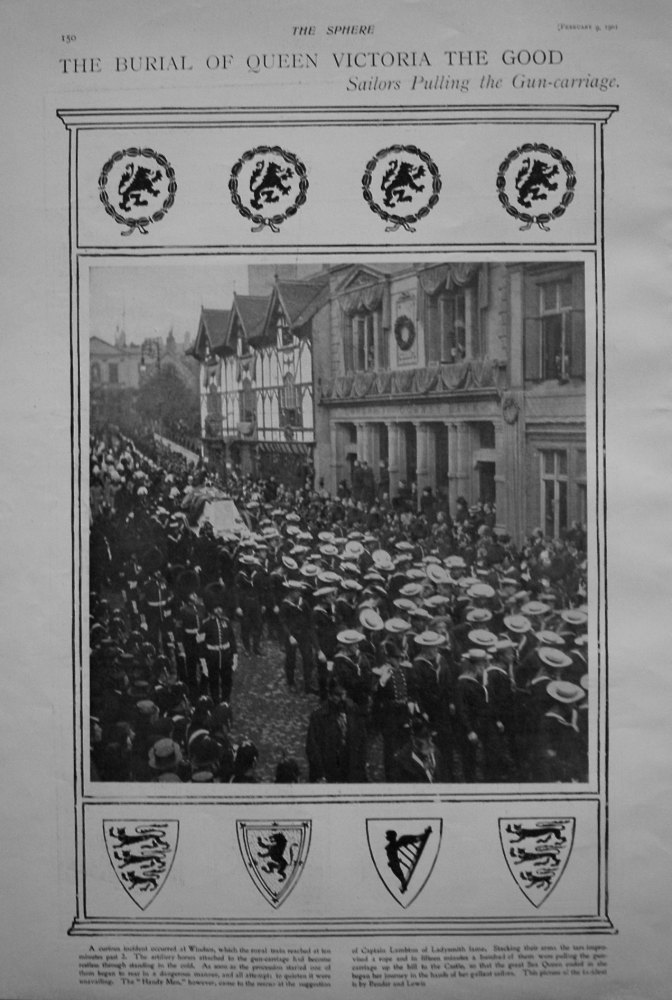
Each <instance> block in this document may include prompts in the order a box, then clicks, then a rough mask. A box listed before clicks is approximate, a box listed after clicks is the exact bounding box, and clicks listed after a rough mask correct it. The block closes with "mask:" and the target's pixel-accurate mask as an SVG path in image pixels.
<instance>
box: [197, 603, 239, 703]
mask: <svg viewBox="0 0 672 1000" xmlns="http://www.w3.org/2000/svg"><path fill="white" fill-rule="evenodd" d="M203 596H204V598H205V604H206V607H207V608H208V609H209V610H210V614H209V615H208V617H207V618H206V619H205V621H204V622H203V627H202V631H201V633H200V635H201V636H202V641H201V655H200V663H201V668H202V670H203V672H204V674H206V675H207V678H208V687H209V689H210V696H211V697H212V700H213V702H214V703H215V704H216V705H218V704H220V702H222V701H226V702H230V701H231V688H232V687H233V674H234V672H235V670H236V669H237V667H238V650H237V647H236V636H235V633H234V631H233V628H232V626H231V623H230V621H229V619H228V618H227V617H226V614H225V611H224V608H225V605H226V591H225V588H224V586H223V585H222V584H220V583H212V584H209V585H208V586H207V587H206V588H205V592H204V595H203Z"/></svg>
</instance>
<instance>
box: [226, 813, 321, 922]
mask: <svg viewBox="0 0 672 1000" xmlns="http://www.w3.org/2000/svg"><path fill="white" fill-rule="evenodd" d="M311 827H312V823H311V820H309V819H306V820H289V821H287V822H285V821H281V820H279V821H275V822H264V821H257V822H248V821H246V820H238V821H237V822H236V832H237V834H238V845H239V847H240V852H241V854H242V856H243V861H244V862H245V867H246V868H247V871H248V873H249V875H250V878H251V879H252V881H253V882H254V884H255V886H256V887H257V889H258V890H259V892H260V893H261V895H262V896H263V897H264V899H266V900H267V901H268V902H269V903H270V904H271V906H273V907H275V908H276V909H277V907H278V906H280V905H281V903H283V902H284V901H285V900H286V899H287V897H288V896H289V894H290V892H291V891H292V889H294V887H295V886H296V883H297V882H298V880H299V878H300V876H301V873H302V872H303V869H304V867H305V864H306V859H307V857H308V849H309V847H310V834H311Z"/></svg>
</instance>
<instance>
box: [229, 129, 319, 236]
mask: <svg viewBox="0 0 672 1000" xmlns="http://www.w3.org/2000/svg"><path fill="white" fill-rule="evenodd" d="M307 190H308V177H307V173H306V168H305V166H304V165H303V163H302V162H301V160H299V158H298V157H297V156H295V155H294V153H289V152H287V150H286V149H281V148H280V146H255V148H254V149H250V150H248V151H247V152H246V153H243V155H242V156H241V157H240V159H239V160H238V162H237V163H236V164H235V165H234V167H233V170H232V171H231V178H230V180H229V191H230V192H231V200H232V201H233V204H234V205H235V206H236V208H237V209H238V211H239V212H240V214H241V215H242V216H243V217H244V218H246V219H251V221H252V222H254V223H256V225H255V226H253V228H252V232H253V233H256V232H259V231H260V230H262V229H263V228H264V227H265V226H268V228H269V229H270V230H271V231H272V232H274V233H277V232H279V231H280V230H279V226H280V224H281V223H282V222H284V221H285V219H289V218H290V217H291V216H292V215H295V214H296V213H297V212H298V210H299V208H300V207H301V205H303V203H304V202H305V200H306V191H307Z"/></svg>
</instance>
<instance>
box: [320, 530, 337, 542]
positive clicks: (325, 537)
mask: <svg viewBox="0 0 672 1000" xmlns="http://www.w3.org/2000/svg"><path fill="white" fill-rule="evenodd" d="M317 537H318V539H319V541H321V542H333V540H334V538H335V537H336V536H335V535H334V533H333V531H320V532H318V535H317Z"/></svg>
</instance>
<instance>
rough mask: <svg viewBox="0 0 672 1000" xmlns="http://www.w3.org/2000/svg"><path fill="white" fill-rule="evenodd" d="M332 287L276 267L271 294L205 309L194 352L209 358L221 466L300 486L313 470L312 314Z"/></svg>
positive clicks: (212, 440) (210, 432)
mask: <svg viewBox="0 0 672 1000" xmlns="http://www.w3.org/2000/svg"><path fill="white" fill-rule="evenodd" d="M253 270H254V269H252V268H251V269H250V271H251V272H252V271H253ZM252 277H253V279H254V280H253V281H251V282H250V284H251V286H253V287H262V288H263V287H264V281H263V280H262V279H263V275H262V276H261V277H260V275H259V274H257V273H254V274H253V275H252ZM327 287H328V280H327V277H326V275H324V276H321V275H320V274H315V275H314V276H313V277H312V278H310V279H309V280H304V279H302V278H299V277H285V276H281V275H280V274H279V273H277V272H276V273H275V274H274V276H273V282H272V285H271V287H270V290H269V291H268V292H267V293H266V294H255V295H240V294H237V293H234V295H233V301H232V303H231V308H230V309H229V310H222V311H220V310H205V309H204V310H202V313H201V319H200V322H199V329H198V334H197V336H196V341H195V343H194V348H193V353H194V355H195V356H196V357H197V358H199V360H200V361H201V415H202V427H203V445H204V455H205V457H206V458H207V459H208V460H209V461H211V462H212V463H213V464H214V465H215V466H216V467H217V466H219V467H225V466H226V465H227V464H228V465H231V466H233V467H234V468H236V469H238V470H240V471H241V472H242V473H243V474H244V475H254V476H264V477H269V476H275V477H276V478H277V479H278V480H280V481H283V482H286V483H288V484H291V485H297V486H298V485H302V484H303V482H304V480H305V478H306V476H307V475H311V474H312V464H313V451H314V446H315V400H314V384H315V373H314V368H313V323H312V321H313V317H314V316H315V314H316V313H317V312H319V311H320V309H321V308H322V307H323V304H324V302H325V300H326V299H325V291H326V289H327Z"/></svg>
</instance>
